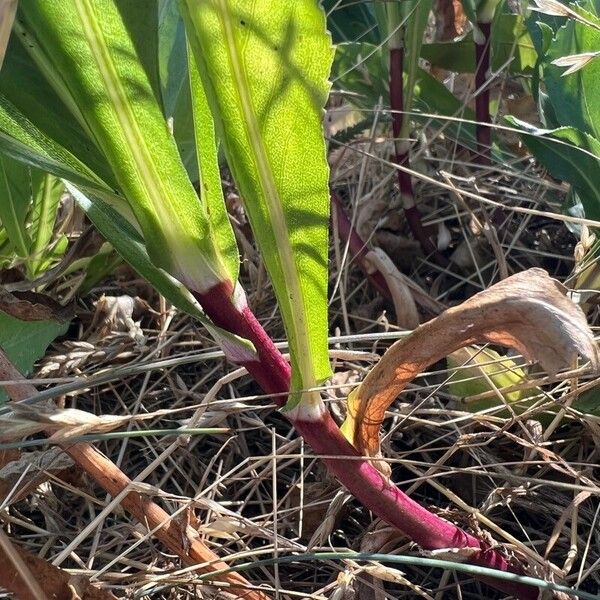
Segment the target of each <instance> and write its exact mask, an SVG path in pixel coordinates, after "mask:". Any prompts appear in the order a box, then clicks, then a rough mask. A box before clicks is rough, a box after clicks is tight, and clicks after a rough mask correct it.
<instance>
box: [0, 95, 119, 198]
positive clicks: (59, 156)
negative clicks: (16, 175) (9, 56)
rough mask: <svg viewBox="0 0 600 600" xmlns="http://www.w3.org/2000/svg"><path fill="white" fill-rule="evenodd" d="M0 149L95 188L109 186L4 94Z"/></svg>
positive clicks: (0, 107)
mask: <svg viewBox="0 0 600 600" xmlns="http://www.w3.org/2000/svg"><path fill="white" fill-rule="evenodd" d="M0 151H1V152H2V153H4V154H6V155H8V156H10V157H12V158H14V159H16V160H19V161H22V162H25V163H27V164H28V165H31V166H33V167H37V168H39V169H41V170H42V171H47V172H49V173H53V174H54V175H57V176H58V177H64V178H65V179H68V180H69V181H72V182H73V183H77V184H79V185H83V186H85V187H86V188H91V189H95V190H98V191H99V190H108V189H109V188H108V186H107V184H106V183H104V182H103V181H102V180H101V179H100V177H98V176H97V175H95V174H94V172H92V171H91V170H90V169H89V168H88V167H87V166H86V165H85V164H83V163H82V162H81V161H80V160H79V159H77V158H75V156H73V154H71V153H70V152H69V151H68V150H66V149H65V148H64V147H63V146H61V145H60V144H58V143H57V142H55V141H54V140H52V139H51V138H50V137H48V136H46V135H45V134H44V133H43V132H42V131H41V130H40V129H38V128H37V127H36V126H35V125H34V124H33V123H32V122H31V121H29V120H28V119H27V118H26V117H25V116H24V115H23V114H22V113H21V112H20V111H19V110H17V109H16V108H15V107H14V106H13V105H12V104H11V103H10V102H9V100H8V99H7V98H6V97H4V96H2V94H0Z"/></svg>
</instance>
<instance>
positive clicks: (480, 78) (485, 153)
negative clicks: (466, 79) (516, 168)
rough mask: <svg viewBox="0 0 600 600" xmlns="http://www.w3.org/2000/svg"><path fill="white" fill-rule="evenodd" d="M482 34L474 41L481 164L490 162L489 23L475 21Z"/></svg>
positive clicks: (476, 106)
mask: <svg viewBox="0 0 600 600" xmlns="http://www.w3.org/2000/svg"><path fill="white" fill-rule="evenodd" d="M477 27H478V28H479V30H480V31H481V33H482V34H483V42H482V43H481V44H478V43H475V89H476V90H477V95H476V96H475V119H476V121H477V124H476V125H475V131H476V136H477V153H478V159H479V163H480V164H481V165H485V166H487V165H489V164H491V148H492V128H491V124H492V119H491V117H490V87H489V82H488V77H489V72H490V45H491V44H490V42H491V31H492V25H491V23H477Z"/></svg>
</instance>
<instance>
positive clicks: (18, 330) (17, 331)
mask: <svg viewBox="0 0 600 600" xmlns="http://www.w3.org/2000/svg"><path fill="white" fill-rule="evenodd" d="M68 327H69V323H68V322H64V321H58V320H56V321H55V320H48V321H21V320H20V319H17V318H16V317H13V316H12V315H8V314H6V313H5V312H2V311H0V346H1V347H2V349H3V350H4V352H6V354H7V356H8V358H9V359H10V361H11V362H12V363H13V364H14V365H15V367H17V369H18V370H19V371H21V373H23V374H24V375H26V374H27V373H29V372H30V371H31V369H32V368H33V364H34V363H35V361H36V360H38V359H39V358H41V357H42V356H44V353H45V352H46V348H48V346H49V345H50V343H51V342H52V341H53V340H55V339H56V338H57V337H58V336H59V335H62V334H64V333H66V331H67V329H68Z"/></svg>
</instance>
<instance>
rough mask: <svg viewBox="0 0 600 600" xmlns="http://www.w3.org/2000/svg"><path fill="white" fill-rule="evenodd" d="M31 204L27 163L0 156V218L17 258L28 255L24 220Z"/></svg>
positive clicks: (27, 236) (29, 242) (29, 175)
mask: <svg viewBox="0 0 600 600" xmlns="http://www.w3.org/2000/svg"><path fill="white" fill-rule="evenodd" d="M30 205H31V173H30V169H29V167H28V166H27V165H24V164H23V163H20V162H17V161H16V160H13V159H12V158H9V157H8V156H2V155H0V221H1V222H2V226H3V227H4V229H6V233H7V234H8V239H9V240H10V243H11V245H12V249H13V250H14V252H16V253H17V255H18V256H20V257H21V258H26V257H27V256H28V255H29V246H30V244H31V240H30V239H29V235H28V233H27V228H26V223H25V220H26V218H27V213H28V212H29V207H30Z"/></svg>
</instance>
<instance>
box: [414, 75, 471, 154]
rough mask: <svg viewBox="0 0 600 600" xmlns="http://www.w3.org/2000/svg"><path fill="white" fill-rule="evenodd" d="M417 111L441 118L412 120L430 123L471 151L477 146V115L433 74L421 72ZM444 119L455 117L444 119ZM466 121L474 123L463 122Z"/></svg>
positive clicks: (416, 94) (416, 91)
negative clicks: (475, 122)
mask: <svg viewBox="0 0 600 600" xmlns="http://www.w3.org/2000/svg"><path fill="white" fill-rule="evenodd" d="M414 108H415V109H417V110H419V111H421V112H422V113H427V114H429V115H439V117H437V118H436V117H430V116H427V117H426V116H419V114H418V113H415V114H413V115H411V117H412V118H413V119H414V120H416V121H420V122H421V123H427V124H428V125H429V126H431V127H435V128H436V129H438V130H442V131H443V132H444V134H445V135H446V136H447V137H450V138H452V139H455V140H457V141H459V142H460V143H461V144H462V145H464V146H466V147H468V148H473V149H474V148H476V147H477V139H476V136H475V124H474V123H473V121H474V119H475V114H474V113H473V111H472V110H471V109H469V108H467V107H466V106H465V105H464V102H461V101H460V100H459V99H458V98H457V97H456V96H455V95H454V94H453V93H452V92H451V91H450V90H449V89H448V88H447V87H446V86H445V85H444V84H443V83H442V82H441V81H438V80H437V79H436V78H435V77H434V76H433V75H431V74H430V73H428V72H427V71H425V70H424V69H419V70H418V72H417V78H416V81H415V101H414ZM444 117H451V118H450V119H444ZM462 119H464V120H465V121H471V122H463V121H462Z"/></svg>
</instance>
